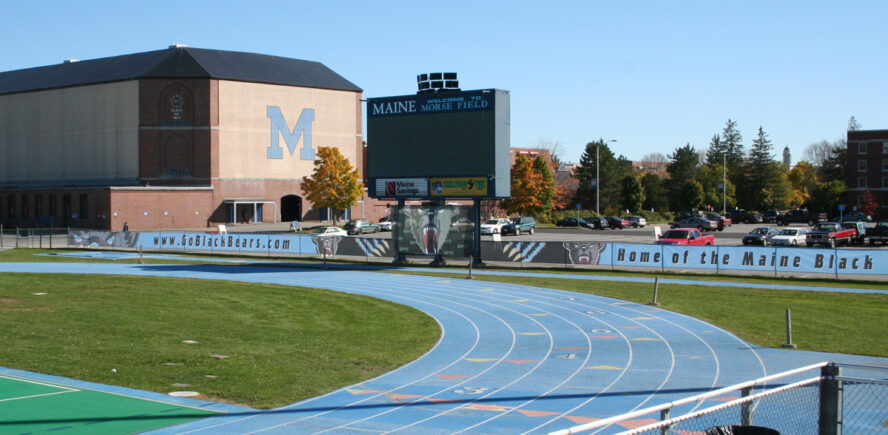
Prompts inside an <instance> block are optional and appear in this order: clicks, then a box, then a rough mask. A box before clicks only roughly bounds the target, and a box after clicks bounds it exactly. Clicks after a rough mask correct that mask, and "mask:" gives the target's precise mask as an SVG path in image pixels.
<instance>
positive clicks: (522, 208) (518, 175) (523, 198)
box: [501, 155, 543, 215]
mask: <svg viewBox="0 0 888 435" xmlns="http://www.w3.org/2000/svg"><path fill="white" fill-rule="evenodd" d="M542 190H543V175H542V174H540V173H539V172H537V171H536V169H535V168H534V164H533V161H532V160H530V159H528V158H527V157H525V156H523V155H519V156H518V158H517V159H515V163H514V164H513V165H512V184H511V194H512V196H510V197H508V198H506V199H504V200H503V202H502V204H501V207H502V208H503V209H505V210H506V212H508V213H520V214H524V215H527V214H535V213H538V212H539V211H540V210H542V209H543V202H542V199H541V198H540V193H541V192H542Z"/></svg>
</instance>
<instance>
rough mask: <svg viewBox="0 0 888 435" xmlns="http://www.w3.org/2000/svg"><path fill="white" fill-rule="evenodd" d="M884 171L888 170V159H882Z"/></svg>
mask: <svg viewBox="0 0 888 435" xmlns="http://www.w3.org/2000/svg"><path fill="white" fill-rule="evenodd" d="M882 172H888V159H882Z"/></svg>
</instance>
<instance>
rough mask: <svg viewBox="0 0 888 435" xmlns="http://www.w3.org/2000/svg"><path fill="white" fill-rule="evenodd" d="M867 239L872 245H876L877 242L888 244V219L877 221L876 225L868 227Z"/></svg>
mask: <svg viewBox="0 0 888 435" xmlns="http://www.w3.org/2000/svg"><path fill="white" fill-rule="evenodd" d="M866 239H867V240H868V241H869V244H870V246H874V245H875V244H876V242H879V243H881V244H882V246H885V244H888V220H885V221H879V222H876V226H874V227H872V228H867V229H866Z"/></svg>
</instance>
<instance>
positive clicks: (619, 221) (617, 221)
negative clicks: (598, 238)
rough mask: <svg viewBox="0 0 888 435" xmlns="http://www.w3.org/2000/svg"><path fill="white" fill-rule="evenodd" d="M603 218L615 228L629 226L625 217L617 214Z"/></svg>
mask: <svg viewBox="0 0 888 435" xmlns="http://www.w3.org/2000/svg"><path fill="white" fill-rule="evenodd" d="M605 219H607V225H608V226H609V227H611V228H613V229H615V230H616V229H621V230H622V229H623V228H626V227H628V226H629V221H627V220H626V219H623V218H621V217H619V216H608V217H606V218H605Z"/></svg>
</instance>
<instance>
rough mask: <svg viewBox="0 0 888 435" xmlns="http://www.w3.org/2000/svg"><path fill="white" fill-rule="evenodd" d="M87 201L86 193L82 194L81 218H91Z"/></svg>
mask: <svg viewBox="0 0 888 435" xmlns="http://www.w3.org/2000/svg"><path fill="white" fill-rule="evenodd" d="M86 206H87V203H86V194H85V193H81V194H80V219H87V218H89V213H88V212H87V208H86Z"/></svg>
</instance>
